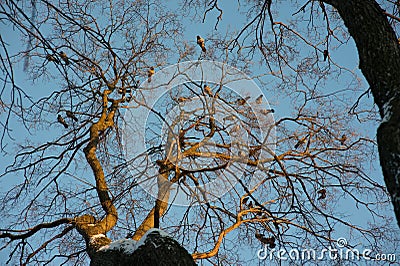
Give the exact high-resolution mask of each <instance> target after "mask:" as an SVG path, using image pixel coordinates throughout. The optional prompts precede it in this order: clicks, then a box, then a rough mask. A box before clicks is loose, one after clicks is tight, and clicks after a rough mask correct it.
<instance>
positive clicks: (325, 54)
mask: <svg viewBox="0 0 400 266" xmlns="http://www.w3.org/2000/svg"><path fill="white" fill-rule="evenodd" d="M328 55H329V52H328V50H324V61H326V59H327V58H328Z"/></svg>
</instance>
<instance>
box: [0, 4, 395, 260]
mask: <svg viewBox="0 0 400 266" xmlns="http://www.w3.org/2000/svg"><path fill="white" fill-rule="evenodd" d="M168 6H170V7H173V6H174V3H173V2H170V3H169V4H168ZM220 8H222V9H223V11H224V13H223V16H222V20H221V21H220V22H219V25H218V32H219V33H220V34H224V32H226V31H227V30H232V29H237V28H238V27H239V26H241V25H243V23H245V22H246V21H245V20H244V19H243V16H241V17H239V16H237V15H234V14H237V13H238V5H237V2H236V1H222V2H221V3H220ZM293 10H294V9H293V8H292V7H291V6H290V4H289V3H287V4H284V7H283V8H282V9H280V14H276V15H277V16H276V18H275V19H276V21H281V22H284V23H287V24H289V20H291V19H292V16H291V14H292V13H294V12H293ZM217 16H218V12H216V11H212V12H210V13H209V14H208V15H207V17H206V20H205V23H199V22H198V21H197V20H191V19H188V18H186V19H185V20H184V26H185V28H186V30H185V33H184V38H185V39H186V40H187V41H188V42H190V43H191V44H193V45H194V46H195V45H196V43H195V42H196V39H195V36H196V35H201V36H203V37H204V38H205V39H206V45H210V42H209V41H208V38H213V36H216V31H215V30H214V26H215V22H216V17H217ZM200 17H202V13H199V14H198V15H197V18H200ZM0 27H1V28H0V32H1V35H2V37H3V38H4V39H5V41H6V42H7V43H9V44H10V46H9V49H10V50H9V51H16V50H17V49H19V45H18V44H20V43H21V39H20V36H19V35H18V34H17V33H16V32H15V31H14V29H13V28H12V27H9V26H8V25H4V24H1V25H0ZM332 43H333V45H334V44H335V42H334V41H332ZM336 45H337V47H338V48H337V50H335V51H334V52H332V53H331V54H330V56H331V57H332V59H333V61H334V62H336V63H338V65H341V66H344V67H346V68H348V69H350V70H352V71H354V72H355V73H356V75H357V76H358V78H359V79H360V80H354V76H352V75H350V74H348V72H346V71H345V70H343V72H342V73H341V75H338V76H337V79H330V80H327V81H326V82H325V84H324V88H326V89H327V90H333V91H336V90H341V89H342V88H343V87H345V86H347V84H349V83H350V84H352V83H353V84H357V83H358V82H359V83H360V84H361V88H360V90H359V91H360V92H362V91H363V90H366V89H367V88H368V86H367V84H366V82H365V79H364V78H363V77H362V75H361V73H360V71H359V70H358V68H357V66H358V58H357V51H356V48H355V45H354V42H353V41H352V40H351V39H350V40H348V41H347V43H344V44H338V43H336ZM196 48H197V47H196ZM304 49H305V50H306V51H309V48H308V47H305V48H304ZM321 49H323V46H321ZM171 61H173V60H171ZM22 63H23V62H20V64H19V65H17V67H16V68H15V69H16V72H15V75H16V80H17V82H18V83H17V84H18V85H19V86H20V87H22V88H26V89H27V91H28V92H29V93H30V95H32V96H33V97H42V96H43V95H45V94H46V93H47V92H50V91H51V89H52V88H53V87H54V86H57V85H58V84H57V83H56V84H54V83H53V82H49V81H51V79H49V80H45V81H41V80H38V81H35V82H34V83H32V82H31V81H30V80H28V78H27V74H26V73H25V72H24V71H23V70H22ZM265 69H266V68H265V65H258V64H256V63H254V67H253V68H252V74H254V76H258V75H260V74H263V73H264V72H265ZM270 79H272V80H270ZM260 81H262V82H265V83H267V84H274V82H276V81H274V78H273V77H271V76H265V77H262V78H260V80H257V79H256V80H255V82H256V83H258V85H259V86H260V87H261V89H262V90H263V92H264V93H265V94H266V95H267V96H268V100H269V101H270V104H271V106H273V108H274V109H275V110H276V113H275V116H276V119H278V118H279V117H284V116H287V115H290V114H291V113H292V112H293V110H292V108H291V99H290V98H289V97H288V96H282V95H279V94H277V91H276V88H270V87H268V86H263V84H262V83H260ZM272 86H273V85H272ZM346 96H347V95H346V94H344V95H343V96H341V97H346ZM355 98H356V97H354V100H355ZM363 104H365V105H366V106H367V107H368V108H371V106H372V104H373V102H372V98H371V97H370V98H365V97H364V98H363ZM2 119H3V118H2ZM353 122H354V123H355V124H354V127H355V128H359V130H360V131H363V132H365V133H366V134H367V135H369V136H371V137H372V138H374V136H375V132H376V127H377V123H376V122H375V121H370V122H365V123H359V122H357V121H356V120H355V119H354V121H353ZM54 123H55V122H54ZM12 128H13V132H12V134H13V137H14V138H15V139H18V140H23V139H25V138H26V139H30V140H41V139H43V138H45V139H47V138H49V139H50V138H51V137H52V136H53V134H59V133H60V131H61V129H60V128H59V127H54V128H52V129H51V131H46V130H43V129H42V130H40V131H38V132H40V133H39V135H33V136H32V135H29V134H27V133H26V129H24V128H23V127H22V125H21V124H20V123H18V122H17V123H15V124H14V126H13V127H12ZM14 145H15V143H13V142H12V141H9V143H8V146H7V147H6V151H9V152H10V154H11V153H12V151H13V150H14ZM375 153H377V151H376V149H375ZM1 156H2V160H1V161H0V169H5V167H6V166H7V164H8V163H10V162H11V160H12V157H10V155H9V154H2V155H1ZM365 167H366V169H369V172H368V173H367V174H368V176H369V177H370V178H372V179H373V180H375V181H377V182H379V183H380V184H384V182H383V177H382V173H381V170H380V166H379V162H378V161H377V160H375V161H374V162H372V164H370V165H366V166H365ZM15 182H18V177H16V176H14V177H13V176H7V178H6V179H5V178H0V187H1V189H0V192H4V191H5V190H6V189H7V188H8V187H10V186H12V185H13V184H14V183H15ZM339 204H340V207H343V206H345V208H344V209H343V211H344V212H346V214H347V215H348V217H349V218H348V220H350V221H352V222H354V223H356V224H360V225H363V224H366V223H368V222H371V217H369V216H368V215H367V214H366V213H365V212H364V211H363V210H360V209H358V207H357V206H356V205H355V204H354V203H353V201H351V200H350V199H344V200H342V201H340V203H339ZM380 213H381V214H384V215H385V216H387V217H394V215H393V210H392V207H391V205H389V206H386V207H385V208H383V209H382V210H380ZM350 217H351V218H350ZM0 227H1V226H0ZM393 228H395V229H394V230H398V228H397V226H396V223H395V219H394V220H393ZM349 234H351V231H348V230H347V229H346V230H344V229H342V230H339V231H338V232H337V236H338V237H339V236H341V237H346V236H347V235H349ZM233 235H234V234H233ZM361 246H362V243H361ZM256 251H257V250H247V251H245V254H247V255H248V256H249V257H253V258H254V254H255V253H256ZM387 252H392V251H391V250H388V251H387ZM0 254H1V253H0ZM1 257H4V256H1ZM283 264H284V263H283Z"/></svg>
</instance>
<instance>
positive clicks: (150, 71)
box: [147, 67, 155, 82]
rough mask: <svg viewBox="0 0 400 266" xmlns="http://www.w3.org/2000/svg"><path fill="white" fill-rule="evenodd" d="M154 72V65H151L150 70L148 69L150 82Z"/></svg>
mask: <svg viewBox="0 0 400 266" xmlns="http://www.w3.org/2000/svg"><path fill="white" fill-rule="evenodd" d="M154 73H155V70H154V67H150V68H149V70H148V71H147V77H148V79H147V81H148V82H151V77H152V76H153V75H154Z"/></svg>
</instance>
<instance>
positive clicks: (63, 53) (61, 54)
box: [60, 51, 69, 65]
mask: <svg viewBox="0 0 400 266" xmlns="http://www.w3.org/2000/svg"><path fill="white" fill-rule="evenodd" d="M60 57H61V59H62V60H63V61H64V62H65V64H66V65H69V59H68V56H67V54H66V53H65V52H63V51H61V52H60Z"/></svg>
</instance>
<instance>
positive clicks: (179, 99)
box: [178, 97, 189, 103]
mask: <svg viewBox="0 0 400 266" xmlns="http://www.w3.org/2000/svg"><path fill="white" fill-rule="evenodd" d="M187 100H189V98H186V97H179V98H178V102H180V103H183V102H186V101H187Z"/></svg>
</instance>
